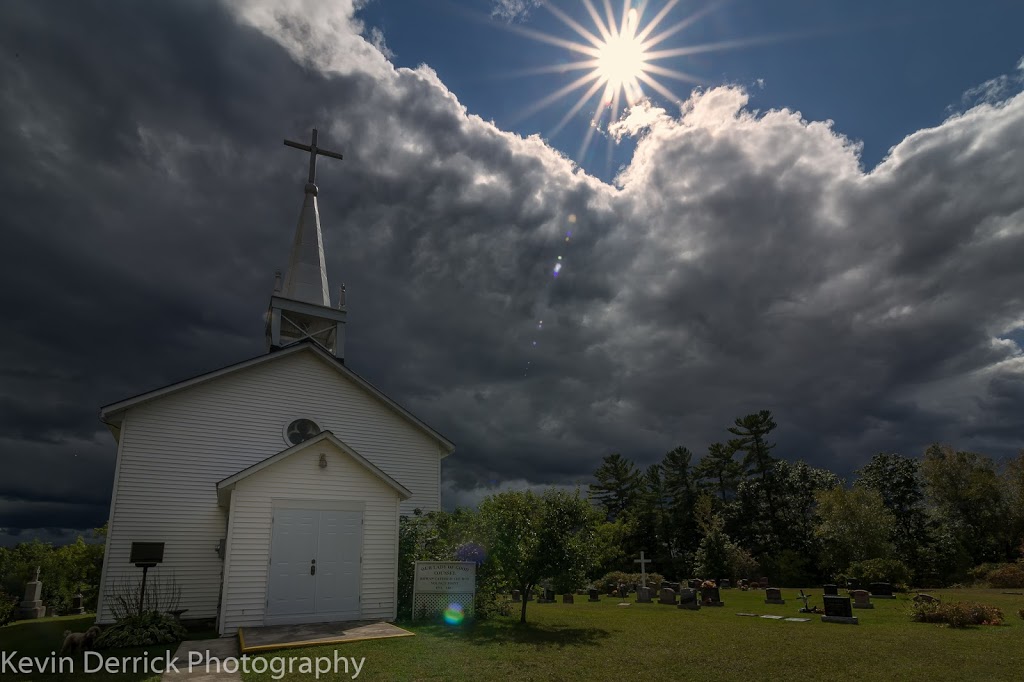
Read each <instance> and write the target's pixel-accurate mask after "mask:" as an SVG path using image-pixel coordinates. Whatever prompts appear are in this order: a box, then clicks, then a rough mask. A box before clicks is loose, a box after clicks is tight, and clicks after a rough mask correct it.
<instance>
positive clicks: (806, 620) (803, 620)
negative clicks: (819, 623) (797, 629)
mask: <svg viewBox="0 0 1024 682" xmlns="http://www.w3.org/2000/svg"><path fill="white" fill-rule="evenodd" d="M783 620H785V621H788V622H790V623H810V622H811V619H810V618H784V619H783Z"/></svg>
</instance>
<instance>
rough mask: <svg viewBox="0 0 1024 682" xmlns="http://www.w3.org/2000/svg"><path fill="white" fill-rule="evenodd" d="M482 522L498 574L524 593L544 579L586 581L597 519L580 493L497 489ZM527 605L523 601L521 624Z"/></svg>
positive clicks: (484, 509) (483, 505)
mask: <svg viewBox="0 0 1024 682" xmlns="http://www.w3.org/2000/svg"><path fill="white" fill-rule="evenodd" d="M480 521H481V530H482V531H483V534H484V537H485V538H486V541H485V545H486V547H487V551H488V554H489V556H490V559H491V560H492V561H494V563H495V568H496V570H497V572H498V574H499V575H500V576H501V577H502V578H503V579H504V580H505V581H506V583H507V584H509V585H512V586H514V587H516V588H518V589H519V590H520V591H521V592H522V593H523V594H524V595H525V594H526V593H527V592H529V591H530V590H532V589H533V587H534V586H535V585H537V583H538V582H540V581H541V580H543V579H545V578H553V579H555V580H558V581H560V582H565V581H568V580H569V579H575V580H578V581H580V582H582V581H583V579H584V577H585V575H586V572H587V570H588V569H589V568H590V567H591V565H592V563H593V559H594V555H593V546H594V530H595V526H596V518H595V514H594V511H593V509H592V508H591V507H590V505H589V504H588V503H587V501H586V500H584V499H582V498H580V496H579V494H576V495H570V494H569V493H566V492H562V491H557V490H548V491H546V492H544V493H543V494H542V495H537V494H536V493H533V492H530V491H510V492H505V493H499V494H497V495H493V496H491V497H488V498H486V499H484V501H483V502H481V503H480ZM526 604H527V601H526V600H525V599H524V600H523V603H522V611H521V613H520V617H519V620H520V622H521V623H525V622H526Z"/></svg>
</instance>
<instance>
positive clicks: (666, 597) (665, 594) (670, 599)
mask: <svg viewBox="0 0 1024 682" xmlns="http://www.w3.org/2000/svg"><path fill="white" fill-rule="evenodd" d="M658 603H659V604H671V605H672V606H675V605H676V591H675V590H673V589H672V588H671V587H663V588H662V589H661V594H660V595H658Z"/></svg>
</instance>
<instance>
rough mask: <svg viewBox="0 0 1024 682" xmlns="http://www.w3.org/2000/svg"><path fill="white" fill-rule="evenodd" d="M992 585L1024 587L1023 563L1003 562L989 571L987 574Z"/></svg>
mask: <svg viewBox="0 0 1024 682" xmlns="http://www.w3.org/2000/svg"><path fill="white" fill-rule="evenodd" d="M986 578H987V579H988V582H989V584H990V585H991V586H992V587H1003V588H1007V587H1013V588H1020V587H1024V566H1021V564H1019V563H1017V564H1001V565H999V566H998V567H997V568H995V569H993V570H991V571H989V572H988V575H987V576H986Z"/></svg>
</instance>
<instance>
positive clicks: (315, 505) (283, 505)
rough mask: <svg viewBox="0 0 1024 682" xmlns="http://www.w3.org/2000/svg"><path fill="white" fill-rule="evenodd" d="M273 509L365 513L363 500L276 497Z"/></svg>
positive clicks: (272, 500)
mask: <svg viewBox="0 0 1024 682" xmlns="http://www.w3.org/2000/svg"><path fill="white" fill-rule="evenodd" d="M270 506H271V508H272V509H275V510H277V509H309V510H311V511H355V512H365V511H366V502H365V501H363V500H302V499H298V500H296V499H294V498H290V497H289V498H287V499H285V498H280V497H274V498H271V500H270Z"/></svg>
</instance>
